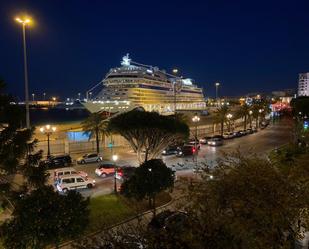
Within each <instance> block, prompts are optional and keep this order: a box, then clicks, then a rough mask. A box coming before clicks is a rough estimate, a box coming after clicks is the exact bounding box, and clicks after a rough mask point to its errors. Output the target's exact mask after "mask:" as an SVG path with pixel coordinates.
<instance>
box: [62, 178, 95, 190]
mask: <svg viewBox="0 0 309 249" xmlns="http://www.w3.org/2000/svg"><path fill="white" fill-rule="evenodd" d="M94 186H95V180H94V179H92V178H90V177H82V176H80V175H65V176H60V177H59V178H58V180H57V184H56V187H57V190H58V191H59V192H63V193H66V192H68V191H69V190H77V189H83V188H93V187H94Z"/></svg>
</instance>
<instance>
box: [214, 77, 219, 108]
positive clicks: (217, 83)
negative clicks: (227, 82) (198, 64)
mask: <svg viewBox="0 0 309 249" xmlns="http://www.w3.org/2000/svg"><path fill="white" fill-rule="evenodd" d="M215 86H216V101H217V106H218V105H219V104H218V90H219V86H220V83H219V82H216V83H215Z"/></svg>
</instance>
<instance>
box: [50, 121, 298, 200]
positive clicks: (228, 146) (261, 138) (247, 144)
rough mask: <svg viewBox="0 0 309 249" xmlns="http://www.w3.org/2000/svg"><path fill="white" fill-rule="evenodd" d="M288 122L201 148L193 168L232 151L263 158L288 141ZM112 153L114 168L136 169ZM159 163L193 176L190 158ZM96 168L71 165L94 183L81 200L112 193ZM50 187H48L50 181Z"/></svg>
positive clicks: (131, 160) (124, 152)
mask: <svg viewBox="0 0 309 249" xmlns="http://www.w3.org/2000/svg"><path fill="white" fill-rule="evenodd" d="M291 122H292V121H291V120H289V119H284V120H281V121H280V122H278V123H275V124H270V125H269V126H268V127H267V128H265V129H264V130H259V131H258V132H257V133H254V134H250V135H246V136H243V137H239V138H234V139H229V140H225V141H224V145H223V146H220V147H211V146H208V145H201V149H200V150H199V153H198V157H197V164H198V165H200V164H201V163H207V164H208V165H209V166H210V167H211V166H215V164H216V161H217V160H218V159H220V158H222V156H223V154H224V153H230V152H235V151H236V150H239V151H240V152H241V153H243V154H246V155H250V154H256V155H258V156H266V155H267V153H268V152H270V151H271V150H273V149H275V148H277V147H280V146H282V145H283V144H285V143H288V142H289V141H290V140H291V137H292V135H291V134H292V131H291ZM114 153H116V154H117V155H118V157H119V159H120V160H119V162H118V163H117V164H118V165H132V166H138V161H137V158H136V155H135V153H134V152H133V151H131V150H130V149H129V148H118V149H117V148H114ZM104 155H105V156H104ZM78 156H80V155H75V156H74V157H73V159H76V158H77V157H78ZM103 157H105V158H106V154H105V153H104V154H103ZM108 157H109V156H108ZM162 159H163V161H164V162H165V163H166V164H167V166H169V167H173V168H174V169H176V176H177V177H192V176H194V172H193V169H194V168H195V166H196V161H195V159H194V158H193V157H192V156H189V157H176V156H175V155H170V156H163V157H162ZM97 166H98V163H92V164H83V165H77V164H76V165H73V167H74V168H75V169H76V170H78V171H84V172H86V173H87V174H88V176H89V177H91V178H93V179H95V180H96V187H95V188H93V189H84V190H80V192H81V193H82V195H83V196H85V197H88V196H91V197H95V196H98V195H103V194H109V193H112V192H113V189H114V177H113V176H108V177H105V178H102V177H98V176H96V175H95V173H94V171H95V169H96V167H97ZM51 175H52V172H51ZM50 183H51V184H52V180H51V181H50ZM117 184H118V186H119V185H120V184H121V181H119V180H117Z"/></svg>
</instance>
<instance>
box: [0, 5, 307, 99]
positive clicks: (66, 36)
mask: <svg viewBox="0 0 309 249" xmlns="http://www.w3.org/2000/svg"><path fill="white" fill-rule="evenodd" d="M19 13H28V14H29V15H30V16H32V18H33V19H34V20H35V21H36V24H35V25H34V26H33V27H31V28H30V30H29V31H28V32H27V38H28V58H29V84H30V94H31V93H35V94H36V95H37V96H38V95H39V94H42V93H43V92H46V93H47V94H48V95H49V96H52V95H56V96H61V97H77V93H78V92H81V93H84V92H85V91H86V90H88V89H89V88H90V87H91V86H92V85H94V84H95V83H97V82H99V81H100V80H101V79H102V78H103V77H104V75H105V74H106V73H107V72H108V70H109V69H110V68H111V67H115V66H119V65H120V60H121V58H122V56H123V55H125V54H126V53H130V56H131V57H132V59H133V60H134V61H137V62H141V63H145V64H151V65H154V66H159V68H162V69H166V70H171V69H172V68H173V67H177V68H179V70H180V72H181V75H183V76H185V77H190V78H193V79H195V81H196V82H197V83H198V85H199V86H203V87H204V89H205V93H206V95H214V92H215V88H214V82H216V81H219V82H221V84H222V89H221V93H220V94H221V95H241V94H245V93H248V92H255V91H263V92H266V91H272V90H279V89H285V88H296V87H297V77H298V73H299V72H304V71H309V1H272V0H268V1H264V0H261V1H248V0H247V1H231V0H226V1H223V0H221V1H220V0H212V1H207V0H205V1H194V0H190V1H189V0H188V1H168V0H166V1H160V0H157V1H138V0H131V1H120V0H118V1H116V0H100V1H95V0H91V1H90V0H88V1H87V0H83V1H81V0H80V1H79V0H41V1H38V0H36V1H35V0H33V1H27V0H22V1H17V0H1V2H0V55H1V60H0V77H1V78H3V79H4V80H5V81H6V82H7V85H8V91H9V92H11V93H13V94H15V95H17V96H19V97H20V98H22V99H23V98H24V95H23V91H24V88H23V84H24V81H23V57H22V36H21V35H22V34H21V27H20V25H18V24H17V23H16V22H15V21H14V17H15V16H17V15H18V14H19Z"/></svg>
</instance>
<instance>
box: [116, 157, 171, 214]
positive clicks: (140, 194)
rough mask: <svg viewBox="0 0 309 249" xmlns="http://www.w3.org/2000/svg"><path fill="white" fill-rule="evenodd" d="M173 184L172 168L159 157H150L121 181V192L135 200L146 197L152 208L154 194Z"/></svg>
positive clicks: (153, 205) (153, 206)
mask: <svg viewBox="0 0 309 249" xmlns="http://www.w3.org/2000/svg"><path fill="white" fill-rule="evenodd" d="M173 184H174V173H173V172H172V170H171V169H170V168H168V167H167V166H166V165H165V164H164V162H163V161H162V160H161V159H151V160H149V161H146V162H144V163H143V164H142V165H141V166H140V167H138V168H137V169H136V171H135V172H134V175H133V176H132V177H130V178H129V179H128V180H127V181H125V182H124V183H123V185H122V188H121V189H122V191H121V193H122V194H124V195H125V196H126V197H129V198H135V199H137V200H142V199H144V198H148V200H149V204H150V206H151V207H152V208H153V209H154V208H155V197H156V195H157V194H158V193H160V192H161V191H163V190H165V189H167V188H170V187H172V186H173Z"/></svg>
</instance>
